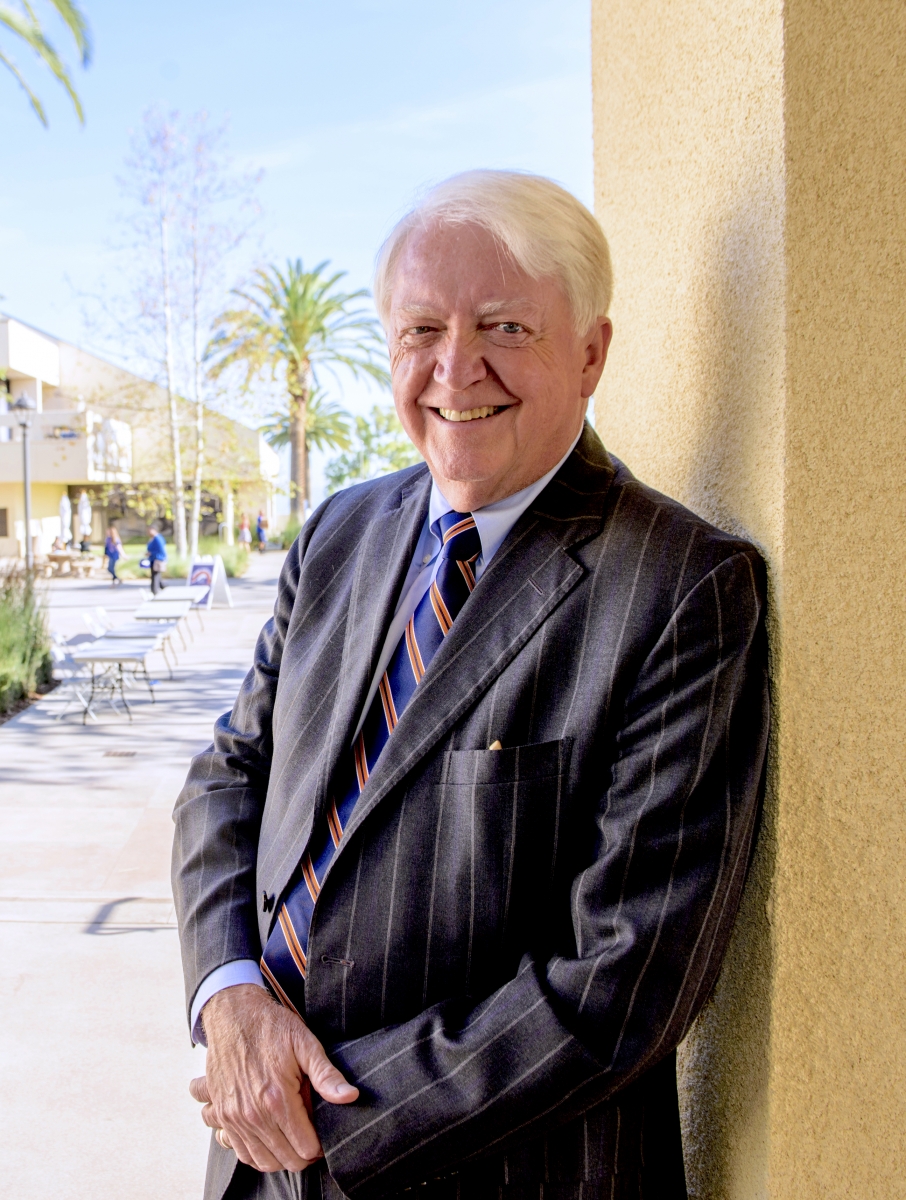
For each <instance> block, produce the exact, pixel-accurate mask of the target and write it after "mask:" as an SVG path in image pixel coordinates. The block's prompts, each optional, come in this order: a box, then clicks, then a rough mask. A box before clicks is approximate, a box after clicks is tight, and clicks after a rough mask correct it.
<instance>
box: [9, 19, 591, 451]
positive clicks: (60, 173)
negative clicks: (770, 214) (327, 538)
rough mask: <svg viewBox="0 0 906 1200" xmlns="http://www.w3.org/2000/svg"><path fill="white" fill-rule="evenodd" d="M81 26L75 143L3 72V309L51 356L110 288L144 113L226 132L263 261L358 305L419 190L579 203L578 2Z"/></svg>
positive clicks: (59, 99)
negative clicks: (522, 188) (257, 214)
mask: <svg viewBox="0 0 906 1200" xmlns="http://www.w3.org/2000/svg"><path fill="white" fill-rule="evenodd" d="M83 8H84V11H85V13H86V15H87V17H88V19H89V22H90V25H91V30H92V35H93V39H94V47H95V50H94V61H93V63H92V65H91V66H90V68H89V69H88V70H87V71H81V70H77V71H76V72H75V74H76V78H77V86H78V90H79V93H80V95H81V97H82V100H83V103H84V106H85V111H86V124H85V126H84V128H82V127H80V126H79V124H78V122H77V120H76V118H75V116H74V114H73V113H72V110H71V108H70V107H69V104H68V101H67V100H66V98H65V95H64V94H63V92H62V90H61V89H60V88H59V87H58V86H56V85H55V83H54V81H53V80H52V78H51V77H50V75H49V74H48V73H46V72H41V71H40V70H39V69H37V67H36V68H35V69H34V70H31V69H30V70H29V78H30V80H31V81H32V83H33V84H36V85H37V89H38V91H39V94H40V95H41V97H42V99H43V100H44V102H45V105H46V107H47V108H48V111H49V116H50V129H49V130H44V129H43V128H42V127H41V126H40V124H39V123H38V121H37V119H36V118H35V117H34V116H33V115H32V113H31V110H30V108H29V107H28V104H27V101H26V99H25V96H24V94H23V93H22V92H21V91H20V90H19V88H18V86H17V85H16V83H15V82H14V80H13V79H12V78H11V77H9V76H8V74H7V73H6V72H0V114H2V121H3V129H4V134H3V143H4V161H5V166H6V171H5V178H4V183H3V185H2V187H0V296H2V297H3V299H2V300H0V308H2V309H3V310H4V311H6V312H9V313H13V314H15V315H16V316H19V317H20V318H21V319H23V320H25V321H29V322H31V323H32V324H35V325H37V326H39V327H40V328H42V329H46V330H47V331H48V332H51V333H54V334H56V335H58V336H60V337H64V338H67V339H69V340H71V341H75V342H78V343H81V344H88V345H89V346H90V341H91V339H90V337H89V336H88V335H87V334H86V330H85V328H84V325H83V321H82V315H81V313H82V307H83V304H82V301H81V300H80V294H81V293H86V292H92V291H93V290H95V288H96V286H97V284H98V281H99V280H100V279H101V277H102V276H104V274H105V268H106V269H107V270H108V271H109V269H110V260H109V256H108V248H109V246H110V244H111V241H112V240H114V239H115V235H116V229H117V217H118V214H120V213H122V211H123V207H124V206H123V201H122V199H121V197H120V193H119V189H118V185H117V177H118V176H119V175H121V174H122V163H123V158H124V156H125V154H126V151H127V143H128V138H129V130H130V129H131V128H134V127H135V126H136V125H137V124H138V123H139V121H140V119H141V114H142V112H143V111H144V110H145V109H146V108H147V107H148V106H150V105H153V104H156V105H159V106H161V107H162V108H165V109H178V110H179V111H181V112H182V113H184V114H189V113H193V112H197V111H199V110H201V109H206V110H207V111H208V112H209V113H210V114H211V116H212V117H213V118H214V120H215V121H219V120H221V119H223V118H228V119H229V123H230V133H229V146H230V150H231V152H232V154H233V156H234V158H235V160H236V162H237V163H238V164H240V165H243V166H248V167H250V168H255V169H257V168H263V170H264V178H263V181H262V183H261V186H260V189H259V196H260V200H261V203H262V206H263V214H262V220H261V225H260V245H261V249H262V251H263V253H264V255H265V256H266V257H267V258H269V259H273V260H275V261H281V260H285V259H286V258H287V257H290V256H291V257H294V258H295V257H301V258H302V259H303V260H304V261H305V262H306V264H309V263H310V264H312V265H313V264H315V263H316V262H319V261H321V260H322V259H330V260H331V261H332V263H333V264H334V266H335V267H336V268H342V269H345V270H347V271H348V272H349V279H348V281H347V282H348V283H350V284H351V285H353V286H356V287H362V286H368V284H369V282H370V276H371V268H372V263H373V259H374V253H375V250H376V249H377V246H378V244H379V243H380V241H381V238H382V237H383V235H384V234H385V233H386V232H387V230H388V229H389V228H390V226H391V225H392V224H393V222H394V220H395V219H396V218H397V217H398V216H400V215H401V214H402V213H403V212H404V211H405V210H406V208H407V207H408V205H409V203H410V202H411V200H412V198H413V196H414V195H415V194H416V193H417V191H418V190H419V189H420V188H422V187H424V186H425V185H426V184H429V183H430V182H432V181H434V180H437V179H442V178H444V177H445V176H446V175H449V174H452V173H453V172H454V171H459V170H464V169H467V168H469V167H479V166H501V167H517V168H523V169H527V170H532V171H538V172H541V173H543V174H546V175H551V176H553V177H554V178H556V179H558V180H559V181H560V182H561V183H563V184H564V185H565V186H566V187H568V188H570V189H571V190H572V191H573V192H575V193H576V195H578V196H579V197H580V198H581V199H582V200H584V201H585V202H586V203H588V204H589V205H590V204H591V201H592V143H591V83H590V32H589V4H588V0H523V3H521V4H519V5H514V4H501V5H489V4H487V3H486V0H485V2H483V3H480V2H478V0H457V3H456V4H448V5H425V4H423V3H422V4H419V3H413V2H404V0H333V2H332V3H328V4H324V3H317V4H316V3H311V2H309V0H295V2H292V0H272V2H271V3H269V4H267V5H263V4H261V5H256V6H251V5H249V4H248V3H247V2H244V3H238V2H237V0H223V2H221V3H219V4H216V5H215V4H212V3H210V0H209V2H207V3H202V2H201V0H179V2H178V3H177V2H175V0H158V3H156V4H154V5H140V4H137V3H123V0H83ZM51 29H54V27H53V26H52V25H51ZM54 32H55V33H56V30H55V29H54ZM57 43H58V45H59V46H60V47H64V46H65V39H64V38H63V36H62V35H60V36H58V37H57ZM4 45H6V46H7V47H8V43H4ZM66 51H67V56H68V57H70V58H71V57H72V56H71V55H69V54H68V47H66ZM17 57H18V59H19V61H20V63H21V64H22V65H25V66H28V67H30V63H29V59H28V55H27V52H26V51H24V50H23V51H18V50H17ZM338 398H339V397H338ZM373 398H374V394H373V393H372V394H371V395H368V394H366V393H364V392H363V390H362V388H361V387H355V386H352V385H350V386H348V387H346V388H345V395H344V396H343V397H342V399H343V401H344V403H345V404H346V405H347V406H349V407H351V408H353V409H358V410H361V409H362V408H363V406H366V405H367V404H368V403H370V401H371V399H373ZM318 474H320V472H318Z"/></svg>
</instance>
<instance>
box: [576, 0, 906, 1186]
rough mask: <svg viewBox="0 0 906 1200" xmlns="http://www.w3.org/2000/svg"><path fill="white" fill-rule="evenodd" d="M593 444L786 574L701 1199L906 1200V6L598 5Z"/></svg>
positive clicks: (644, 1)
mask: <svg viewBox="0 0 906 1200" xmlns="http://www.w3.org/2000/svg"><path fill="white" fill-rule="evenodd" d="M593 14H594V21H593V53H594V68H593V69H594V86H595V157H596V193H597V212H598V216H599V217H600V219H601V222H602V224H603V226H604V228H605V231H606V232H607V234H608V236H609V238H610V240H611V244H612V249H613V258H614V266H615V273H616V281H617V286H616V296H615V302H614V308H613V316H614V323H615V329H616V332H615V337H614V343H613V348H612V351H611V358H610V360H609V363H608V367H607V371H606V373H605V380H604V384H603V386H602V388H601V389H600V390H599V396H598V404H597V418H596V424H597V427H598V429H599V430H600V431H601V432H602V435H603V437H604V439H605V441H606V443H607V444H608V446H609V447H610V449H611V450H612V451H613V452H614V453H616V454H617V455H619V456H620V457H621V458H623V459H625V461H627V462H628V464H629V465H630V466H631V467H632V469H633V470H634V471H635V472H636V473H637V474H638V475H640V476H641V477H642V478H643V479H645V480H646V481H647V482H650V483H652V484H654V485H655V486H658V487H660V488H662V489H663V490H665V491H667V492H669V493H671V494H673V495H675V496H677V497H678V498H679V499H681V500H683V501H684V502H685V503H687V504H689V505H690V506H691V507H692V508H694V509H696V510H697V511H698V512H701V513H703V514H704V515H706V516H708V517H709V518H711V519H712V520H714V521H715V522H716V523H717V524H719V525H722V526H724V527H725V528H729V529H734V530H739V531H742V532H745V533H747V534H748V535H749V536H750V537H751V538H752V539H753V540H754V541H756V542H757V543H758V544H759V546H760V547H761V548H762V550H763V552H764V553H765V555H766V557H767V559H768V563H769V567H770V574H771V586H772V643H773V658H774V663H773V666H774V696H775V737H774V747H773V754H772V768H771V780H770V786H769V797H768V805H767V811H766V817H765V824H764V828H763V831H762V837H761V841H760V846H759V851H758V856H757V859H756V862H755V865H754V869H753V874H752V878H751V880H750V885H749V888H748V892H747V895H746V898H745V902H744V907H743V913H742V916H741V919H740V921H739V923H738V926H737V931H736V935H735V937H734V942H733V946H732V948H731V952H730V955H729V958H728V961H727V964H726V967H725V970H724V972H723V975H722V978H721V981H720V984H719V986H718V990H717V993H716V995H715V997H714V1000H713V1001H712V1003H711V1004H710V1005H709V1006H708V1009H707V1010H706V1012H705V1013H704V1015H703V1017H702V1018H701V1020H700V1021H699V1024H698V1026H697V1028H696V1030H695V1031H694V1033H693V1035H692V1036H691V1037H690V1039H689V1041H688V1043H687V1046H686V1047H685V1049H684V1055H683V1086H684V1105H685V1113H684V1133H685V1138H686V1149H687V1168H688V1174H689V1182H690V1190H691V1192H692V1194H693V1196H696V1197H702V1198H704V1197H708V1198H709V1200H710V1198H712V1197H713V1198H715V1200H716V1198H718V1197H719V1198H721V1200H723V1198H725V1197H726V1198H729V1197H732V1198H733V1200H737V1198H738V1200H756V1198H761V1197H771V1200H774V1198H775V1197H776V1198H779V1197H783V1198H786V1197H790V1198H791V1200H792V1198H793V1197H795V1200H805V1198H809V1200H811V1198H815V1200H818V1198H819V1197H820V1198H821V1200H825V1198H830V1197H841V1198H843V1197H846V1198H852V1200H856V1198H858V1200H868V1198H874V1197H878V1198H879V1200H880V1198H882V1197H883V1198H884V1200H890V1198H894V1197H899V1196H906V1163H904V1151H903V1142H904V1138H903V1132H902V1131H903V1129H904V1127H906V1055H904V1049H906V1037H904V1032H906V1031H904V1016H903V1013H904V1008H906V989H904V986H903V985H904V953H903V951H904V938H903V933H904V929H903V925H904V917H906V869H904V868H906V862H904V858H906V805H904V800H906V779H904V775H906V712H904V690H906V689H904V684H906V649H904V647H906V637H904V627H906V571H904V565H903V556H904V550H906V538H904V532H906V530H904V509H906V487H904V483H903V472H904V469H906V455H904V452H903V446H904V435H906V404H904V397H903V382H902V379H903V373H904V357H906V356H904V348H903V344H904V334H903V329H904V318H906V280H904V278H903V274H904V257H906V250H904V247H906V195H904V192H906V188H904V163H906V69H904V68H906V64H904V62H903V48H904V47H906V39H904V34H906V6H904V5H903V4H902V3H894V2H893V0H860V2H858V3H857V2H856V0H834V3H830V2H827V3H819V2H817V0H808V2H806V0H787V2H786V3H781V2H780V0H725V2H724V3H716V2H713V0H712V2H711V3H708V2H707V0H670V3H669V4H668V3H663V0H608V3H606V4H605V3H604V2H603V0H594V2H593Z"/></svg>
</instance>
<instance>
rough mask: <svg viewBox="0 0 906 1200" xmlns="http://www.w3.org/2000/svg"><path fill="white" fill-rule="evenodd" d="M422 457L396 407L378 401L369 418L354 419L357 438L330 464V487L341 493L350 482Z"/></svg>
mask: <svg viewBox="0 0 906 1200" xmlns="http://www.w3.org/2000/svg"><path fill="white" fill-rule="evenodd" d="M421 457H422V456H421V455H420V454H419V452H418V451H417V450H416V448H415V447H414V446H413V445H412V443H411V442H410V441H409V438H408V436H407V434H406V431H405V430H404V429H403V427H402V425H401V424H400V419H399V417H398V416H397V415H396V410H395V409H394V408H393V407H392V406H390V405H384V406H382V405H379V404H376V405H375V406H374V407H373V408H372V410H371V416H370V417H369V418H367V419H366V418H365V417H356V418H355V431H354V441H353V445H352V447H351V448H350V450H349V452H348V453H347V454H340V455H338V456H337V457H336V458H333V459H331V460H330V462H329V463H328V464H327V469H326V471H325V475H326V477H327V490H328V492H338V491H339V490H340V488H344V487H349V485H350V484H351V483H362V482H364V481H365V480H366V479H376V478H377V477H378V476H379V475H388V474H389V473H390V472H391V471H401V470H402V469H403V467H411V466H413V465H414V464H415V463H417V462H421Z"/></svg>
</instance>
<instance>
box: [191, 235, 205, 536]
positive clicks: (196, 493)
mask: <svg viewBox="0 0 906 1200" xmlns="http://www.w3.org/2000/svg"><path fill="white" fill-rule="evenodd" d="M198 291H199V282H198V245H197V221H196V227H195V233H194V237H193V242H192V366H193V368H194V370H193V378H192V382H193V385H194V388H195V396H194V400H195V478H194V479H193V480H192V524H191V531H192V532H191V534H190V538H191V545H190V553H191V555H192V558H196V557H197V555H198V535H199V533H200V528H199V527H200V525H201V480H202V474H203V472H204V404H203V403H202V395H201V347H200V345H199V330H198V300H199V296H198Z"/></svg>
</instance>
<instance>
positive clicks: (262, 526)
mask: <svg viewBox="0 0 906 1200" xmlns="http://www.w3.org/2000/svg"><path fill="white" fill-rule="evenodd" d="M255 531H256V533H257V534H258V552H259V554H263V553H264V552H265V550H266V549H267V517H266V516H265V515H264V509H263V508H259V509H258V521H257V524H256V530H255Z"/></svg>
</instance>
